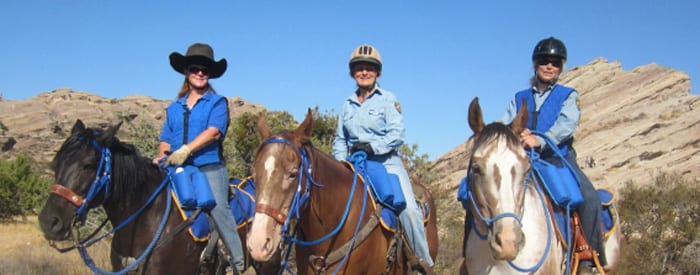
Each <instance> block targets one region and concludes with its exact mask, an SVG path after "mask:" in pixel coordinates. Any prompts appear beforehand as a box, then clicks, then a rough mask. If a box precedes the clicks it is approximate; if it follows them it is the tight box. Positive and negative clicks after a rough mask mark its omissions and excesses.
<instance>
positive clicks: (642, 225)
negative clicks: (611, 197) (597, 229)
mask: <svg viewBox="0 0 700 275" xmlns="http://www.w3.org/2000/svg"><path fill="white" fill-rule="evenodd" d="M620 195H621V197H622V198H623V201H621V203H620V207H619V208H620V219H621V221H622V232H623V234H624V235H625V240H626V243H627V246H626V247H623V251H622V252H623V258H622V261H621V262H622V270H623V271H625V273H627V274H698V273H699V272H700V258H698V257H697V255H699V254H700V245H699V242H700V234H698V233H700V229H699V228H698V220H699V219H700V205H699V204H698V199H699V195H700V188H699V183H698V182H694V183H693V182H690V181H687V180H685V179H683V178H682V177H680V176H676V175H669V174H661V175H659V176H658V177H656V178H655V180H654V183H653V184H651V185H647V186H642V187H636V186H634V185H633V184H631V183H628V184H627V186H626V188H625V189H623V190H622V191H621V193H620ZM642 263H643V264H642Z"/></svg>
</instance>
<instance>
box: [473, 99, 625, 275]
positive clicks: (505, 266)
mask: <svg viewBox="0 0 700 275" xmlns="http://www.w3.org/2000/svg"><path fill="white" fill-rule="evenodd" d="M527 114H528V113H527V106H526V105H523V107H521V110H520V112H519V113H518V115H517V116H516V118H515V119H514V120H513V122H512V124H511V125H510V126H509V127H508V126H505V125H503V124H501V123H498V122H496V123H491V124H489V125H485V124H484V122H483V116H482V112H481V107H480V106H479V102H478V98H474V100H472V102H471V104H470V105H469V126H470V128H471V129H472V131H473V132H474V135H473V136H472V137H471V138H470V139H469V140H468V142H467V148H468V149H467V153H468V156H470V158H469V167H468V168H467V169H468V171H467V181H468V190H469V193H470V194H469V202H468V210H467V211H471V212H470V213H471V216H472V217H474V224H473V225H472V229H471V231H470V233H469V235H467V236H465V238H466V239H465V242H466V247H465V248H464V249H465V251H464V256H465V259H464V266H463V267H462V270H461V272H462V273H468V274H509V273H518V272H525V273H530V274H562V273H565V271H566V265H565V264H566V262H565V260H566V258H567V253H566V248H565V246H564V245H563V244H562V242H561V241H560V239H559V238H558V237H557V235H556V232H555V228H554V224H553V223H554V222H553V221H552V213H551V212H550V210H549V207H548V206H547V204H548V203H549V202H548V201H549V200H548V199H547V198H546V196H547V195H546V193H545V192H543V189H542V188H541V187H540V186H539V182H536V181H534V180H533V177H531V176H530V175H531V174H530V171H531V164H530V160H529V158H528V156H527V154H526V152H525V148H524V147H523V145H522V144H521V143H520V141H519V136H520V133H521V132H522V131H523V130H524V129H525V127H526V125H527ZM466 222H471V221H467V220H466V219H465V223H466ZM619 238H620V231H619V230H616V231H614V232H613V235H612V236H609V237H608V238H607V239H606V243H605V247H606V254H607V259H608V265H607V266H606V267H605V271H606V272H608V273H610V272H614V271H615V269H616V267H617V263H618V258H619V241H620V239H619ZM579 271H582V270H579Z"/></svg>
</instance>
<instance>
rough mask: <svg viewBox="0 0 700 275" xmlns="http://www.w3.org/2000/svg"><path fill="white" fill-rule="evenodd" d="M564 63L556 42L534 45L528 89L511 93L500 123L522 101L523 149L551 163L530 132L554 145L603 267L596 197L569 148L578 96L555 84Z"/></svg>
mask: <svg viewBox="0 0 700 275" xmlns="http://www.w3.org/2000/svg"><path fill="white" fill-rule="evenodd" d="M565 63H566V47H565V46H564V43H563V42H561V41H560V40H559V39H556V38H554V37H549V38H546V39H543V40H541V41H540V42H539V43H537V45H536V46H535V49H534V51H533V53H532V64H533V68H534V71H535V74H534V76H533V77H532V79H531V80H530V84H531V87H530V88H528V89H525V90H523V91H520V92H518V93H516V94H515V97H513V99H512V100H511V101H510V105H509V106H508V110H507V111H506V114H505V115H504V116H503V118H502V119H501V121H502V122H503V123H505V124H509V123H511V122H512V121H513V119H514V118H515V116H516V115H517V113H518V110H520V106H519V104H520V103H521V102H522V101H525V102H526V103H527V104H528V111H529V114H528V129H525V131H523V133H522V134H521V135H520V140H521V142H522V143H523V144H525V147H527V148H535V149H537V150H538V151H540V152H541V155H542V158H543V159H545V160H548V161H550V162H555V163H556V162H558V160H556V158H555V157H553V156H552V154H553V152H552V151H551V150H548V147H547V144H546V143H545V141H544V139H542V137H539V136H536V135H533V134H532V133H531V132H530V129H534V130H537V131H538V132H541V133H544V134H545V135H546V136H547V137H549V138H550V139H551V140H552V141H554V143H556V144H557V147H559V149H560V151H561V152H562V153H563V154H564V156H565V157H566V159H567V161H568V162H569V163H570V164H571V167H572V168H573V169H574V170H575V172H576V173H577V174H578V178H579V181H580V182H579V187H580V189H581V194H582V195H583V199H584V202H583V203H582V204H581V205H579V206H578V208H577V209H576V210H577V211H578V212H579V214H580V217H581V227H582V229H583V232H584V235H585V237H586V240H587V241H588V243H589V244H590V245H591V247H592V249H593V250H594V251H596V252H598V253H599V256H598V257H599V259H600V263H601V264H602V265H603V266H605V265H606V263H607V262H606V260H605V247H603V232H602V228H601V225H600V212H601V206H600V198H599V197H598V193H597V192H596V190H595V188H594V187H593V184H592V183H591V181H590V180H589V179H588V177H586V175H585V174H583V172H582V171H581V169H580V168H579V166H578V164H577V163H576V151H575V150H574V148H573V146H572V145H573V142H574V131H575V130H576V127H578V122H579V117H580V112H579V109H578V105H577V103H576V101H577V98H578V93H577V92H576V90H574V89H573V88H570V87H567V86H564V85H560V84H558V83H557V81H558V80H559V74H561V72H562V71H563V70H564V64H565ZM586 264H589V265H590V264H592V263H590V262H588V263H586Z"/></svg>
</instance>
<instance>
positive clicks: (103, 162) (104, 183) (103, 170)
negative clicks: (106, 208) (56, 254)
mask: <svg viewBox="0 0 700 275" xmlns="http://www.w3.org/2000/svg"><path fill="white" fill-rule="evenodd" d="M91 144H92V145H93V146H94V147H95V148H96V149H97V150H98V151H100V163H99V165H98V167H97V170H96V171H95V180H93V181H92V184H90V189H89V190H88V192H87V194H86V195H85V196H84V197H83V196H80V195H78V194H77V193H75V192H74V191H73V190H70V188H68V187H65V186H63V185H61V184H59V183H54V185H53V186H51V190H50V191H49V192H50V193H51V194H55V195H57V196H59V197H61V198H64V199H66V200H67V201H68V202H70V203H71V204H72V205H74V206H75V207H77V209H75V215H76V216H77V217H78V218H79V219H80V221H82V222H85V219H86V218H87V212H88V210H90V206H89V205H90V202H92V200H93V199H95V197H97V195H99V194H100V193H103V199H102V202H101V203H100V204H102V203H104V202H105V201H106V200H107V198H109V195H110V194H109V192H110V191H111V189H112V188H110V186H109V185H110V183H111V179H112V153H111V152H110V151H109V148H107V147H102V146H101V145H100V144H98V143H97V141H95V140H92V142H91Z"/></svg>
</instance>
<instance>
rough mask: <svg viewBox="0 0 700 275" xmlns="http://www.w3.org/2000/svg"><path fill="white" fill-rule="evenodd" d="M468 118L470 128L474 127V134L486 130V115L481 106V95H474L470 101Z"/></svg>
mask: <svg viewBox="0 0 700 275" xmlns="http://www.w3.org/2000/svg"><path fill="white" fill-rule="evenodd" d="M468 118H469V128H471V129H472V132H474V135H478V134H479V133H481V131H482V130H484V115H483V114H482V113H481V106H479V97H474V99H472V102H471V103H469V113H468Z"/></svg>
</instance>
